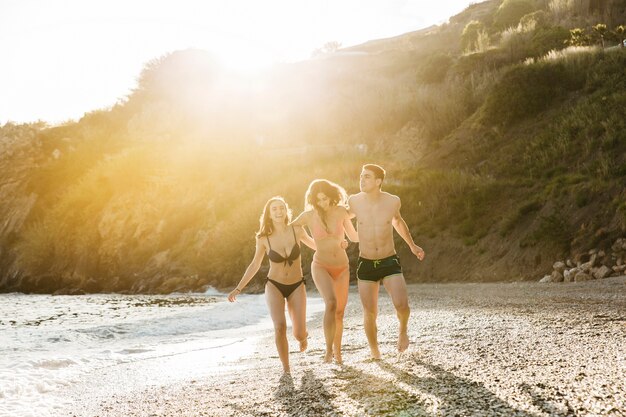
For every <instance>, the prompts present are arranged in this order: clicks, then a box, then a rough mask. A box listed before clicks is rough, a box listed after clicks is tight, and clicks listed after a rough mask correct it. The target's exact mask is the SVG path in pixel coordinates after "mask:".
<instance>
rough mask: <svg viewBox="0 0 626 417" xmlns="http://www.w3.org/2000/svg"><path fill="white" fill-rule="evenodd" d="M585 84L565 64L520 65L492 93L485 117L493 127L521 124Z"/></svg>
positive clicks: (507, 74) (505, 75) (484, 109)
mask: <svg viewBox="0 0 626 417" xmlns="http://www.w3.org/2000/svg"><path fill="white" fill-rule="evenodd" d="M583 81H584V80H581V79H580V77H577V76H574V75H572V74H571V73H570V71H568V68H566V65H565V64H564V63H561V62H541V63H536V64H532V65H517V66H515V67H513V68H512V69H511V70H509V71H508V72H507V73H505V74H504V75H503V77H502V79H501V80H500V82H498V83H497V84H496V85H495V86H494V88H493V89H492V90H491V93H490V94H489V96H488V97H487V100H486V102H485V104H484V106H483V109H482V110H483V111H482V117H481V118H482V120H483V122H487V123H491V124H503V125H509V124H512V123H515V122H518V121H520V120H522V119H525V118H527V117H531V116H534V115H536V114H538V113H539V112H541V111H543V110H545V109H547V108H548V107H549V106H550V105H551V104H552V103H553V102H554V101H555V100H556V99H557V98H559V97H562V96H563V95H564V94H565V93H566V92H567V91H571V90H575V89H577V88H581V87H582V82H583Z"/></svg>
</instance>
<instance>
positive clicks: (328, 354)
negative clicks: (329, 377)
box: [324, 351, 333, 363]
mask: <svg viewBox="0 0 626 417" xmlns="http://www.w3.org/2000/svg"><path fill="white" fill-rule="evenodd" d="M332 361H333V352H332V351H330V352H326V355H324V363H331V362H332Z"/></svg>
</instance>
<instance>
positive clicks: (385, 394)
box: [335, 355, 536, 417]
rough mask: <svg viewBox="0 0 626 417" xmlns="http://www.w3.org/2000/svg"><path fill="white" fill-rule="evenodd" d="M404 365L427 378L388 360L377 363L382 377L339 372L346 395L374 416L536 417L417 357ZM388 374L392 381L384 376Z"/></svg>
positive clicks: (355, 371)
mask: <svg viewBox="0 0 626 417" xmlns="http://www.w3.org/2000/svg"><path fill="white" fill-rule="evenodd" d="M405 361H406V362H405ZM403 362H405V363H403V364H402V368H404V369H411V370H415V371H416V372H417V373H419V374H422V375H426V376H419V375H417V374H414V373H412V372H407V371H406V370H404V369H402V368H400V367H399V366H394V365H393V364H391V363H388V362H385V361H377V362H376V364H377V365H378V367H379V368H380V375H381V376H379V375H378V374H379V373H378V372H376V374H377V375H373V374H372V373H368V372H364V371H362V370H360V369H357V368H354V367H351V366H344V367H343V369H341V370H338V371H335V372H336V376H337V378H338V379H341V380H344V381H345V383H344V390H345V392H346V394H347V395H348V396H349V397H350V398H352V399H353V400H355V401H356V402H358V403H359V405H360V406H361V407H362V408H363V410H365V411H366V412H367V414H369V415H372V416H435V415H436V416H441V415H459V416H478V415H480V416H507V417H508V416H519V417H536V415H535V414H532V413H528V412H526V411H522V410H518V409H516V408H514V407H513V406H511V405H510V404H508V403H507V402H505V401H503V400H502V399H500V398H499V397H497V396H496V395H495V394H494V393H493V392H491V391H489V390H488V389H487V388H486V387H485V386H484V385H482V384H479V383H476V382H474V381H470V380H468V379H465V378H462V377H459V376H457V375H454V374H452V373H451V372H448V371H446V370H444V369H443V368H441V367H439V366H436V365H432V364H428V363H425V362H424V361H422V360H421V359H420V358H418V357H416V356H415V355H412V356H409V357H408V358H407V359H406V360H403ZM385 373H387V374H390V376H391V378H389V377H387V378H385V377H383V376H382V375H384V374H385ZM394 380H395V381H396V382H394ZM398 382H400V384H399V383H398Z"/></svg>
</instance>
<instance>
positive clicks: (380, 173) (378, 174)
mask: <svg viewBox="0 0 626 417" xmlns="http://www.w3.org/2000/svg"><path fill="white" fill-rule="evenodd" d="M362 169H366V170H368V171H372V172H373V173H374V178H380V180H381V181H384V180H385V170H384V169H383V167H381V166H380V165H376V164H365V165H363V168H362ZM381 184H382V182H381Z"/></svg>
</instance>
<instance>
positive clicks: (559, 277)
mask: <svg viewBox="0 0 626 417" xmlns="http://www.w3.org/2000/svg"><path fill="white" fill-rule="evenodd" d="M550 277H551V278H552V282H563V274H562V273H561V272H559V271H552V274H551V275H550Z"/></svg>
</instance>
